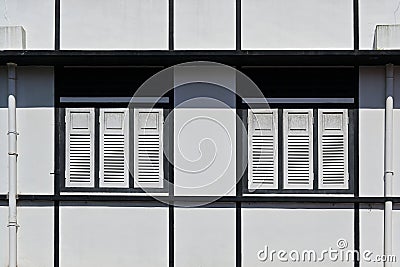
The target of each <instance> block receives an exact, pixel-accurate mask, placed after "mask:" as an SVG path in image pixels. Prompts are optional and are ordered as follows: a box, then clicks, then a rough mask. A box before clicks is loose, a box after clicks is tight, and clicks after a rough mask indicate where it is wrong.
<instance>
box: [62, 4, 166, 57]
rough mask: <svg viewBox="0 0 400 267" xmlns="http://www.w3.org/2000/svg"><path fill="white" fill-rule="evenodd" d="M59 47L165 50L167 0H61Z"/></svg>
mask: <svg viewBox="0 0 400 267" xmlns="http://www.w3.org/2000/svg"><path fill="white" fill-rule="evenodd" d="M61 48H62V49H83V50H87V49H88V50H130V49H132V50H165V49H167V48H168V0H116V1H107V0H85V1H80V0H62V1H61Z"/></svg>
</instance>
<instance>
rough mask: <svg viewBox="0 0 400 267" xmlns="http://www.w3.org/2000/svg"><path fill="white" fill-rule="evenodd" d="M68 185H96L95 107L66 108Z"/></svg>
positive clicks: (66, 170) (66, 172)
mask: <svg viewBox="0 0 400 267" xmlns="http://www.w3.org/2000/svg"><path fill="white" fill-rule="evenodd" d="M65 122H66V169H65V178H66V183H65V186H66V187H93V186H94V109H92V108H79V109H77V108H73V109H72V108H71V109H67V110H66V116H65Z"/></svg>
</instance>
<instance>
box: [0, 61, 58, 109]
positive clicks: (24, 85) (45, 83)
mask: <svg viewBox="0 0 400 267" xmlns="http://www.w3.org/2000/svg"><path fill="white" fill-rule="evenodd" d="M7 86H8V82H7V68H6V67H1V68H0V96H1V97H0V108H7V107H8V104H7V95H8V93H7ZM46 107H54V71H53V68H52V67H17V108H46Z"/></svg>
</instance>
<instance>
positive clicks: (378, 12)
mask: <svg viewBox="0 0 400 267" xmlns="http://www.w3.org/2000/svg"><path fill="white" fill-rule="evenodd" d="M359 9H360V15H359V18H360V49H366V50H372V49H373V43H374V33H375V27H376V25H383V24H397V23H400V9H399V1H397V0H380V1H376V0H359Z"/></svg>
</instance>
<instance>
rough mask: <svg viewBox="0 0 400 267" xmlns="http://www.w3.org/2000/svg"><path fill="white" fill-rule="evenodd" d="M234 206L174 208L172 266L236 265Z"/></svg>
mask: <svg viewBox="0 0 400 267" xmlns="http://www.w3.org/2000/svg"><path fill="white" fill-rule="evenodd" d="M235 240H236V238H235V207H234V206H233V205H228V204H227V205H224V206H222V205H218V206H217V205H213V206H211V207H207V208H176V209H175V267H187V266H202V267H213V266H224V267H234V266H235V257H236V256H235V255H236V252H235V250H236V246H235Z"/></svg>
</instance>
